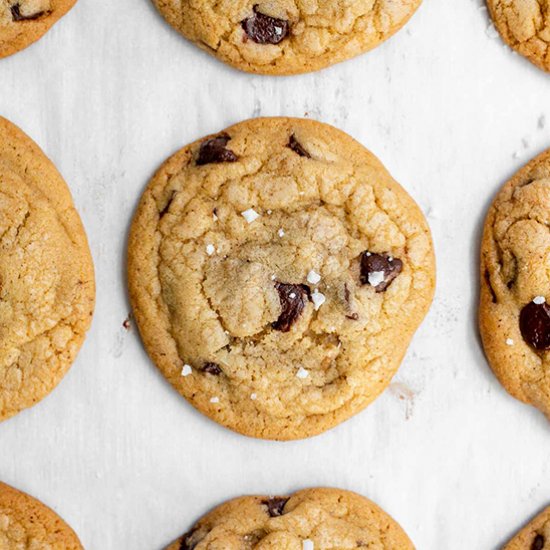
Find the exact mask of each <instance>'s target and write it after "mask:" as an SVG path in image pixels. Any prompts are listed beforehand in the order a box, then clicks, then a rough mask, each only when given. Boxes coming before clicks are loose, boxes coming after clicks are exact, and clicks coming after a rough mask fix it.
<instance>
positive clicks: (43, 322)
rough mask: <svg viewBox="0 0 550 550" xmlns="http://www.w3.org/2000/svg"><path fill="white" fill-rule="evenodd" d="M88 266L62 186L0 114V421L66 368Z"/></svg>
mask: <svg viewBox="0 0 550 550" xmlns="http://www.w3.org/2000/svg"><path fill="white" fill-rule="evenodd" d="M94 296H95V290H94V272H93V265H92V259H91V256H90V251H89V249H88V243H87V241H86V235H85V233H84V229H83V227H82V223H81V222H80V218H79V216H78V213H77V212H76V210H75V208H74V205H73V201H72V197H71V194H70V192H69V189H68V188H67V185H66V184H65V182H64V181H63V178H62V177H61V175H60V174H59V172H58V171H57V170H56V169H55V167H54V165H53V164H52V163H51V162H50V161H49V160H48V159H47V158H46V157H45V155H44V153H43V152H42V151H41V150H40V149H39V148H38V146H37V145H36V144H35V143H34V142H33V141H32V140H31V139H30V138H29V137H28V136H26V135H25V134H24V133H23V132H22V131H21V130H20V129H19V128H17V127H16V126H14V125H13V124H11V123H10V122H8V121H7V120H6V119H4V118H1V117H0V421H1V420H4V419H6V418H9V417H10V416H13V415H14V414H16V413H18V412H19V411H21V410H22V409H25V408H26V407H30V406H31V405H34V404H35V403H37V402H38V401H40V400H41V399H42V398H43V397H45V396H46V395H47V394H48V393H50V391H51V390H52V389H53V388H54V387H55V386H56V385H57V384H58V383H59V381H60V380H61V378H62V377H63V375H64V374H65V373H66V372H67V370H68V369H69V367H70V365H71V363H72V362H73V360H74V358H75V357H76V354H77V352H78V350H79V348H80V346H81V344H82V342H83V340H84V336H85V334H86V330H87V329H88V327H89V326H90V322H91V319H92V312H93V307H94Z"/></svg>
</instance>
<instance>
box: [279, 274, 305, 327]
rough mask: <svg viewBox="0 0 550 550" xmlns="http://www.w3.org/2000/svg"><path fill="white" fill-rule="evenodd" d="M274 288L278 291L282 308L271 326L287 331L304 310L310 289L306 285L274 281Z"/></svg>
mask: <svg viewBox="0 0 550 550" xmlns="http://www.w3.org/2000/svg"><path fill="white" fill-rule="evenodd" d="M275 288H276V289H277V292H278V293H279V300H280V301H281V307H282V308H283V310H282V312H281V315H279V318H278V319H277V320H276V321H275V322H274V323H273V325H272V326H273V328H274V329H275V330H280V331H281V332H288V331H289V330H290V327H291V326H292V325H293V324H294V323H295V322H296V321H297V320H298V318H299V317H300V315H301V314H302V312H303V311H304V308H305V307H306V303H307V301H308V299H309V295H310V290H309V288H308V287H307V286H306V285H292V284H286V283H275Z"/></svg>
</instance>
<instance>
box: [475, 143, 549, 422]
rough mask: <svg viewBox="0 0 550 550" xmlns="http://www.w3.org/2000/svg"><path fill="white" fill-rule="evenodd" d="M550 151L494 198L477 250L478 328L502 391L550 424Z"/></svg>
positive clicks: (524, 169)
mask: <svg viewBox="0 0 550 550" xmlns="http://www.w3.org/2000/svg"><path fill="white" fill-rule="evenodd" d="M549 223H550V151H547V152H546V153H543V154H542V155H540V156H539V157H537V158H536V159H534V160H533V161H531V162H530V163H529V164H528V165H527V166H525V167H524V168H522V169H521V170H520V171H519V172H518V173H517V174H516V175H515V176H514V177H513V178H512V179H511V180H510V181H509V182H508V183H507V184H506V185H505V186H504V187H503V188H502V190H501V191H500V192H499V193H498V195H497V197H496V198H495V200H494V202H493V204H492V205H491V207H490V209H489V213H488V215H487V219H486V221H485V229H484V234H483V242H482V245H481V295H480V316H479V317H480V327H481V336H482V339H483V345H484V347H485V353H486V355H487V358H488V360H489V363H490V364H491V367H492V368H493V370H494V372H495V374H496V375H497V376H498V378H499V380H500V381H501V383H502V384H503V385H504V387H505V388H506V389H507V390H508V391H509V392H510V393H511V394H512V395H513V396H514V397H516V398H517V399H520V400H521V401H524V402H525V403H530V404H531V405H534V406H535V407H538V408H539V409H540V410H541V411H543V412H544V413H545V414H546V415H547V416H549V417H550V353H549V350H550V307H549V306H548V304H547V302H546V301H547V299H548V300H550V273H549V271H548V265H550V234H549V233H548V224H549Z"/></svg>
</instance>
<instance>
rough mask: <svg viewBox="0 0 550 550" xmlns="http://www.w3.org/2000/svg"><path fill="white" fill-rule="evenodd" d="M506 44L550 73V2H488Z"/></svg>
mask: <svg viewBox="0 0 550 550" xmlns="http://www.w3.org/2000/svg"><path fill="white" fill-rule="evenodd" d="M487 4H488V5H489V10H490V12H491V15H492V16H493V21H494V22H495V26H496V27H497V29H498V31H499V32H500V34H501V35H502V37H503V38H504V40H505V41H506V43H507V44H508V45H509V46H510V47H512V48H513V49H514V50H516V51H517V52H519V53H520V54H521V55H523V56H525V57H526V58H527V59H529V60H530V61H531V62H532V63H534V64H535V65H537V66H538V67H540V68H541V69H543V70H545V71H550V0H487Z"/></svg>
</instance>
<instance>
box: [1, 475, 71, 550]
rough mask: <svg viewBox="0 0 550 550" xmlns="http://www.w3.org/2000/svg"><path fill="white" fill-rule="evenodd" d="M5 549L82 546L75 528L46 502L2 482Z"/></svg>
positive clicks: (60, 549) (47, 549)
mask: <svg viewBox="0 0 550 550" xmlns="http://www.w3.org/2000/svg"><path fill="white" fill-rule="evenodd" d="M0 548H2V550H82V546H81V544H80V542H79V540H78V537H77V536H76V534H75V532H74V531H73V530H72V529H71V528H70V527H69V526H68V525H67V524H66V523H65V522H64V521H63V520H62V519H61V518H60V517H59V516H58V515H57V514H56V513H55V512H54V511H53V510H50V508H48V507H47V506H45V505H44V504H42V503H41V502H39V501H38V500H36V499H34V498H32V497H31V496H29V495H27V494H25V493H22V492H20V491H17V490H16V489H14V488H12V487H9V486H8V485H5V484H4V483H1V482H0Z"/></svg>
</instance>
